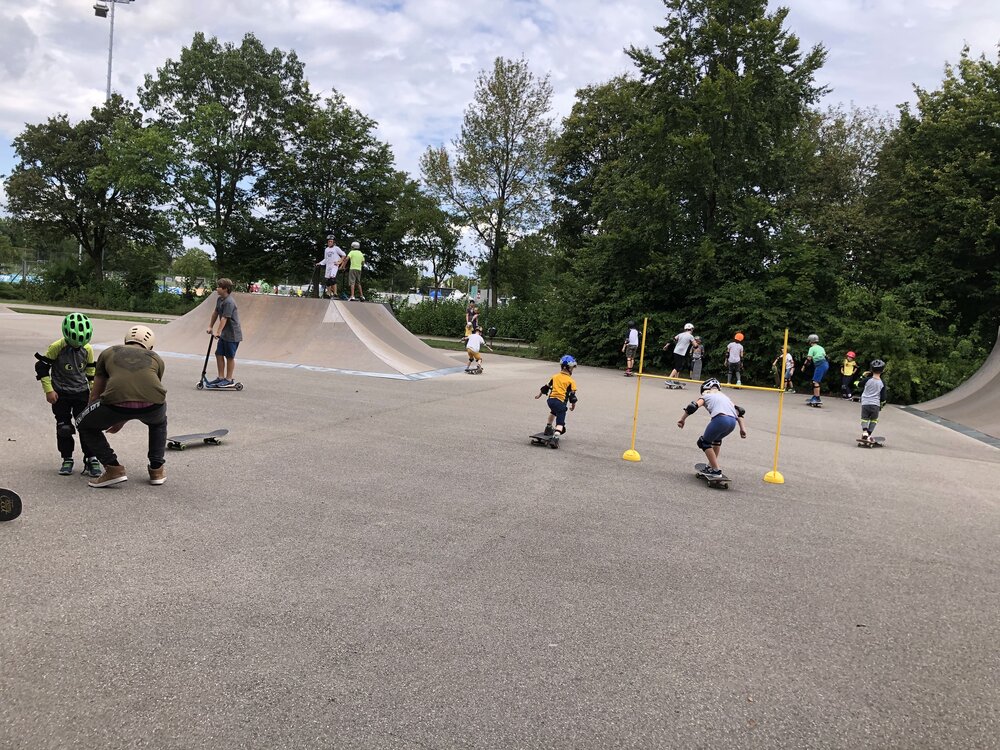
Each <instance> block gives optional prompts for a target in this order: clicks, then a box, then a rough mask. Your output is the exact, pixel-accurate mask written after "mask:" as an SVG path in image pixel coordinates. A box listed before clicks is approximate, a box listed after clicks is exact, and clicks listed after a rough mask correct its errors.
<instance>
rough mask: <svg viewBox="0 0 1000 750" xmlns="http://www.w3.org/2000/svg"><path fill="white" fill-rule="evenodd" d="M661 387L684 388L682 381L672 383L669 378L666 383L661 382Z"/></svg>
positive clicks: (675, 389)
mask: <svg viewBox="0 0 1000 750" xmlns="http://www.w3.org/2000/svg"><path fill="white" fill-rule="evenodd" d="M663 387H664V388H669V389H670V390H672V391H683V390H684V384H683V383H672V382H670V381H669V380H668V381H667V382H666V383H664V384H663Z"/></svg>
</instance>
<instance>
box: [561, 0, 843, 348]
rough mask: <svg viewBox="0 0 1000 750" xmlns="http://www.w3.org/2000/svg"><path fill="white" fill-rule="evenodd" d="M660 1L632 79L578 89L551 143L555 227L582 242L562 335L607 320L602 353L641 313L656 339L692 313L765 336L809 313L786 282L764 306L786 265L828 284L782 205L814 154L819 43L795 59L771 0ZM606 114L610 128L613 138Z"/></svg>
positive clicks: (599, 344)
mask: <svg viewBox="0 0 1000 750" xmlns="http://www.w3.org/2000/svg"><path fill="white" fill-rule="evenodd" d="M664 5H665V6H666V8H667V17H666V20H665V22H664V24H663V26H662V27H659V28H658V29H657V30H658V32H659V33H660V35H661V37H662V40H661V42H660V43H659V44H658V45H657V47H656V49H655V50H649V49H635V48H633V49H631V50H630V51H629V54H630V55H631V57H632V58H633V60H634V61H635V63H636V66H637V69H638V72H639V75H640V77H639V80H638V81H637V82H635V83H632V82H626V81H615V82H612V84H610V85H609V86H606V87H600V88H596V89H591V90H588V91H587V92H585V95H584V97H583V98H581V100H580V101H579V102H578V107H577V108H575V109H574V116H573V117H572V118H571V120H570V121H568V122H567V128H566V130H567V132H569V131H570V130H571V131H572V134H571V135H570V136H568V137H570V138H571V139H572V140H571V141H570V142H568V143H567V144H563V145H561V146H560V149H559V150H560V152H561V153H562V160H561V161H560V165H561V171H560V173H559V174H558V175H557V184H558V185H559V191H560V196H559V197H560V200H561V209H560V210H561V213H562V217H561V218H562V221H561V227H562V233H563V235H565V233H566V232H567V231H569V230H572V228H573V226H574V224H575V226H576V227H577V228H578V229H577V231H579V232H581V233H582V236H581V237H580V238H579V239H578V240H576V241H575V242H573V243H571V247H573V246H576V247H573V251H572V252H573V255H572V256H571V257H570V258H568V259H567V261H568V267H569V268H570V273H569V274H568V275H567V278H566V283H563V284H562V285H561V288H562V289H563V290H564V294H565V295H566V296H567V299H568V300H569V301H568V302H567V305H566V307H567V309H566V311H565V312H566V315H564V316H562V317H563V319H564V323H565V325H566V326H567V327H568V330H572V329H573V328H574V327H578V325H579V326H589V327H594V326H600V328H599V330H595V331H593V333H594V334H595V337H594V338H593V339H591V341H590V342H589V345H590V346H591V347H593V348H594V351H595V354H596V352H597V351H602V350H603V351H604V352H608V353H610V352H613V348H612V346H613V341H614V339H616V338H617V337H618V336H619V335H620V331H619V328H620V326H621V325H623V323H624V321H625V320H627V319H628V318H629V317H633V316H636V315H640V314H651V315H653V316H655V321H654V322H655V324H656V326H657V329H658V330H657V332H656V333H657V335H658V336H662V335H663V334H664V333H666V332H667V331H670V332H671V333H672V332H673V331H674V330H676V329H675V328H674V327H675V326H679V325H681V324H682V323H683V322H684V321H685V320H686V319H689V318H691V317H698V318H700V321H699V322H701V323H702V328H703V329H707V332H709V333H710V335H711V336H712V337H713V338H714V339H716V340H717V341H719V343H721V341H723V340H724V339H723V338H722V337H723V336H728V335H731V333H732V329H733V328H734V327H735V326H739V327H749V328H752V329H753V333H754V337H753V338H754V339H755V340H760V338H765V337H766V338H770V337H771V336H772V335H773V334H774V333H775V329H776V328H780V327H781V326H782V324H783V323H786V322H788V321H789V320H790V318H791V316H792V315H793V314H795V313H796V312H797V311H799V310H802V309H803V306H802V305H801V300H800V299H799V300H796V301H794V302H791V301H790V300H789V299H787V297H789V296H790V295H789V294H788V293H787V292H785V291H784V290H783V289H782V285H783V284H784V282H781V283H779V289H778V291H782V293H784V294H785V296H786V299H785V301H784V302H783V303H782V304H780V305H771V304H768V303H770V301H771V297H770V295H771V292H772V290H770V289H769V285H770V284H771V283H772V282H775V281H780V280H781V279H782V278H783V277H785V276H787V275H788V272H790V271H791V266H785V267H784V268H783V265H784V264H786V263H791V265H792V266H797V268H798V272H804V273H806V274H807V277H806V280H807V282H808V285H809V286H816V287H819V286H821V285H820V284H819V283H818V282H817V281H816V280H815V279H813V278H812V276H814V275H815V274H816V273H819V271H820V270H821V268H820V266H819V264H818V260H819V259H818V258H814V262H812V263H803V262H801V261H799V262H797V263H795V262H793V261H796V259H801V258H803V257H806V256H809V255H810V254H814V253H815V248H814V247H812V246H811V245H810V243H809V240H808V238H807V237H806V236H805V235H803V233H802V232H801V226H800V223H799V222H798V220H797V217H796V216H795V214H794V212H793V211H792V210H791V205H790V200H789V199H790V197H791V196H793V195H794V192H795V190H796V188H797V186H798V184H799V181H800V180H801V178H802V175H803V172H804V170H805V169H806V166H807V164H808V160H809V159H810V158H811V157H810V155H809V153H808V150H807V149H804V148H803V139H804V135H803V134H804V130H805V126H806V125H807V123H808V119H809V117H810V108H811V107H812V106H813V105H814V103H815V102H816V101H817V99H818V98H819V97H820V95H821V94H822V93H823V89H822V88H821V87H819V86H817V85H816V84H815V83H814V82H813V78H814V75H815V73H816V71H817V70H818V69H819V68H820V66H821V65H822V63H823V59H824V52H823V50H822V48H820V47H816V48H813V49H812V50H809V51H806V52H803V51H802V50H801V49H800V46H799V41H798V39H797V38H796V37H795V35H794V34H792V33H790V32H789V31H788V30H787V29H786V28H785V26H784V22H785V18H786V15H787V11H786V10H785V9H781V8H779V9H778V10H776V11H775V12H773V13H768V11H767V2H766V0H665V2H664ZM595 118H596V119H595ZM602 119H606V120H608V121H610V122H611V123H612V124H613V126H614V127H613V129H612V130H611V131H610V132H609V133H608V135H607V136H604V135H602V134H601V132H600V128H599V127H598V126H597V123H599V122H600V121H601V120H602ZM564 137H567V136H566V135H565V134H564ZM564 146H566V147H564ZM584 211H585V212H584ZM609 277H610V278H609ZM569 295H573V297H572V299H570V298H569ZM762 301H763V302H764V304H762ZM573 308H576V309H577V312H575V313H574V311H573ZM811 309H812V308H806V313H807V314H811V312H810V311H811ZM595 310H600V311H601V312H600V313H599V314H598V315H595ZM820 313H822V308H821V309H820ZM595 318H603V319H605V320H608V319H610V320H612V321H614V325H610V324H603V325H601V324H599V323H595V320H594V319H595ZM577 324H578V325H577ZM755 353H756V352H755ZM759 354H760V355H761V356H766V354H765V353H764V352H760V353H759ZM604 356H610V354H605V355H604ZM768 361H770V360H768Z"/></svg>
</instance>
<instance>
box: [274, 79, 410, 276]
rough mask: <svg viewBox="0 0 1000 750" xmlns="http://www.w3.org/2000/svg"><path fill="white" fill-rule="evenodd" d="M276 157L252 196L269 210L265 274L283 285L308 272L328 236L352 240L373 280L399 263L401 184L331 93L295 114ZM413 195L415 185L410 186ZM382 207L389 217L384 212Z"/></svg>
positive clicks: (369, 131)
mask: <svg viewBox="0 0 1000 750" xmlns="http://www.w3.org/2000/svg"><path fill="white" fill-rule="evenodd" d="M297 114H298V115H299V119H298V121H297V122H296V124H295V127H294V128H293V130H292V132H291V133H290V134H289V136H288V138H286V141H285V146H284V149H283V151H282V152H281V153H280V154H279V155H278V156H277V157H276V158H275V159H274V160H273V161H272V163H271V164H270V165H268V166H267V168H266V169H264V171H263V172H262V174H261V176H260V179H259V180H258V182H257V185H256V187H257V191H258V193H259V195H260V197H261V199H262V203H263V205H265V206H266V207H267V209H268V214H267V219H266V221H262V222H260V229H259V231H258V232H257V234H258V235H259V236H262V237H266V238H267V246H268V248H267V255H268V258H269V260H268V264H267V265H268V268H269V269H270V270H273V271H275V272H276V273H278V274H280V275H283V276H288V277H290V278H297V277H301V276H303V275H305V274H307V273H308V271H309V270H310V269H311V268H312V265H313V262H314V261H315V260H316V256H317V245H322V244H323V241H324V240H325V237H326V234H327V233H328V232H333V233H335V234H336V236H337V239H338V240H339V241H341V242H348V241H351V240H359V241H361V242H362V243H363V245H364V252H365V265H366V266H368V267H369V268H370V269H372V270H373V271H374V272H375V273H378V272H379V271H382V270H384V267H385V266H386V264H389V265H391V264H392V263H394V262H396V261H398V260H399V243H400V242H401V240H402V233H401V232H396V231H395V230H394V228H393V226H392V225H393V222H394V221H395V214H396V213H397V212H396V210H395V208H393V207H394V206H396V204H397V203H398V202H399V201H400V184H401V181H403V182H410V183H412V180H406V178H405V177H404V176H403V175H401V174H400V173H398V172H397V170H396V169H395V167H394V159H393V154H392V150H391V149H390V148H389V146H388V145H387V144H385V143H383V142H382V141H380V140H379V139H378V138H377V137H376V134H375V129H376V126H377V124H376V122H375V121H374V120H372V119H371V118H369V117H366V116H365V115H363V114H362V113H361V112H359V111H358V110H356V109H353V108H351V107H349V106H347V104H346V103H345V101H344V98H343V97H342V96H341V95H340V94H339V93H336V92H334V93H333V94H331V95H330V96H329V97H328V98H327V99H326V101H325V102H324V103H323V104H322V105H314V106H309V107H300V108H299V109H298V113H297ZM414 187H415V184H414ZM387 207H389V208H388V210H387Z"/></svg>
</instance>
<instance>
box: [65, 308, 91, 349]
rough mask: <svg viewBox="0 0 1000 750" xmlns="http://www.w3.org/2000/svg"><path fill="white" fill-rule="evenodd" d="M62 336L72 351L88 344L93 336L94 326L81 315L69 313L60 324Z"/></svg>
mask: <svg viewBox="0 0 1000 750" xmlns="http://www.w3.org/2000/svg"><path fill="white" fill-rule="evenodd" d="M62 335H63V338H64V339H66V343H67V344H69V345H70V346H71V347H73V348H74V349H79V348H80V347H81V346H85V345H86V344H89V343H90V338H91V336H93V335H94V326H93V325H91V323H90V318H88V317H87V316H86V315H84V314H83V313H76V312H74V313H70V314H69V315H67V316H66V317H65V318H63V322H62Z"/></svg>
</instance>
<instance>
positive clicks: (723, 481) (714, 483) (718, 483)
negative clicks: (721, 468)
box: [694, 464, 733, 490]
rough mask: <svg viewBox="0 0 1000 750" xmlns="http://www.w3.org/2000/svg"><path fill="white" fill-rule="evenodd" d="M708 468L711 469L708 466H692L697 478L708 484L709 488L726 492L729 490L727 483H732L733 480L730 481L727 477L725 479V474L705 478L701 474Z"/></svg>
mask: <svg viewBox="0 0 1000 750" xmlns="http://www.w3.org/2000/svg"><path fill="white" fill-rule="evenodd" d="M709 468H711V467H710V466H709V465H708V464H695V465H694V470H695V473H696V474H697V476H699V477H701V478H702V479H704V480H705V481H706V482H708V486H709V487H713V488H717V489H723V490H728V489H729V483H730V482H731V481H733V480H732V479H730V478H729V477H727V476H726V475H725V474H723V475H722V476H721V477H707V476H705V474H704V473H703V472H704V471H705V469H709Z"/></svg>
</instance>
